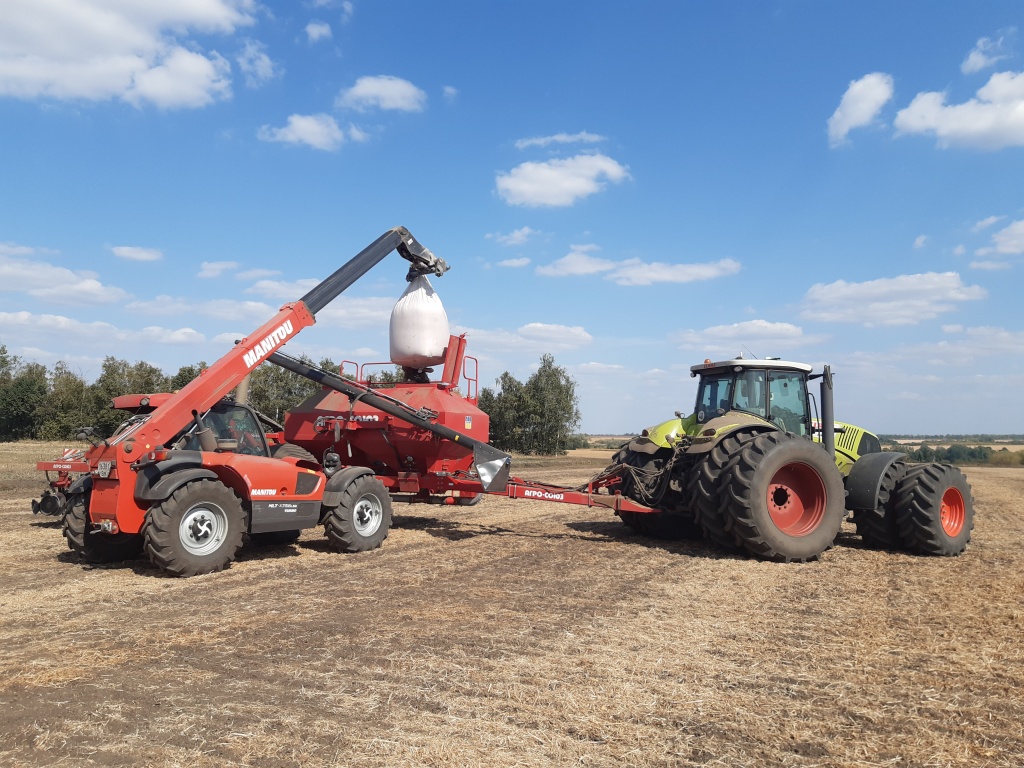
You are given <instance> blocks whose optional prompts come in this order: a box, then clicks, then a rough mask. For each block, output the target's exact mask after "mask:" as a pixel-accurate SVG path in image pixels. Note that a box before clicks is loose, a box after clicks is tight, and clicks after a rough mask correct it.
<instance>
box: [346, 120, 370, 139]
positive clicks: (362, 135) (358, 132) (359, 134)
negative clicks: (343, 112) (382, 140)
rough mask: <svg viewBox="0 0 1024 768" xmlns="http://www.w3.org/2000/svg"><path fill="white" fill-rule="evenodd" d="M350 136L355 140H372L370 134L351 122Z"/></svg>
mask: <svg viewBox="0 0 1024 768" xmlns="http://www.w3.org/2000/svg"><path fill="white" fill-rule="evenodd" d="M348 137H349V139H350V140H352V141H355V142H363V141H369V140H370V134H368V133H367V132H366V131H364V130H362V129H360V128H357V127H356V126H354V125H352V123H349V125H348Z"/></svg>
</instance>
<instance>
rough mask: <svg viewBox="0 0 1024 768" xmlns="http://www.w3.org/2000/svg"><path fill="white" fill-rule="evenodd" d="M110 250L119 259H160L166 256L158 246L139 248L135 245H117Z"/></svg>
mask: <svg viewBox="0 0 1024 768" xmlns="http://www.w3.org/2000/svg"><path fill="white" fill-rule="evenodd" d="M110 251H111V253H113V254H114V255H115V256H117V257H118V258H119V259H128V260H129V261H160V259H162V258H163V257H164V254H163V253H162V252H161V251H158V250H157V249H156V248H139V247H137V246H134V245H115V246H114V247H113V248H111V249H110Z"/></svg>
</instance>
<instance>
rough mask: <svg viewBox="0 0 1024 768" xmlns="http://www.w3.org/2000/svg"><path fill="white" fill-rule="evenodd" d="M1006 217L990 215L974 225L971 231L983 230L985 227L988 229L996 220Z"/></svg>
mask: <svg viewBox="0 0 1024 768" xmlns="http://www.w3.org/2000/svg"><path fill="white" fill-rule="evenodd" d="M1005 218H1006V217H1005V216H989V217H988V218H986V219H982V220H981V221H979V222H978V223H977V224H975V225H974V226H973V227H971V232H981V231H982V230H983V229H988V228H989V227H991V226H992V225H993V224H995V223H996V222H998V221H1002V220H1003V219H1005Z"/></svg>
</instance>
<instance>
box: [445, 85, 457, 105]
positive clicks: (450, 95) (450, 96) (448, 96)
mask: <svg viewBox="0 0 1024 768" xmlns="http://www.w3.org/2000/svg"><path fill="white" fill-rule="evenodd" d="M441 93H442V94H443V95H444V100H445V101H447V102H448V103H449V104H451V103H452V102H453V101H455V99H457V98H458V96H459V89H458V88H456V87H455V86H453V85H446V86H445V87H444V89H443V90H442V91H441Z"/></svg>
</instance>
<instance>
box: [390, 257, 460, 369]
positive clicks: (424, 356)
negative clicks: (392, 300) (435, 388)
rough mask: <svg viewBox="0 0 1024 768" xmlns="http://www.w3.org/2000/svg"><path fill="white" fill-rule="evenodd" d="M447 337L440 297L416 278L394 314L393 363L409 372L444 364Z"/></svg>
mask: <svg viewBox="0 0 1024 768" xmlns="http://www.w3.org/2000/svg"><path fill="white" fill-rule="evenodd" d="M448 336H449V331H448V315H447V314H445V311H444V306H442V304H441V297H440V296H438V295H437V294H436V293H434V288H433V286H431V284H430V281H429V280H427V278H426V277H424V276H423V275H419V276H417V277H414V278H413V279H412V282H410V283H409V287H408V288H406V289H405V293H403V294H402V297H401V298H400V299H399V300H398V303H397V304H395V308H394V309H393V310H391V362H393V363H394V364H395V365H404V366H407V367H409V368H426V367H427V366H430V365H437V364H439V363H443V362H444V353H445V351H446V350H447V348H448Z"/></svg>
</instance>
